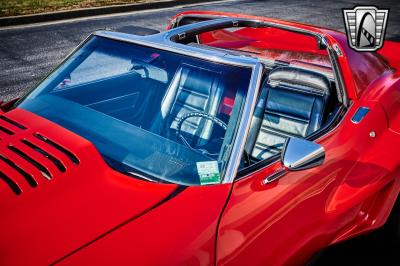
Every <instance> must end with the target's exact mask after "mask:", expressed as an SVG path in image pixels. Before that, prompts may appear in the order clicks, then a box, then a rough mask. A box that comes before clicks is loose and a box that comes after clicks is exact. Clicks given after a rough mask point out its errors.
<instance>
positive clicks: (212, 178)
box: [196, 161, 221, 185]
mask: <svg viewBox="0 0 400 266" xmlns="http://www.w3.org/2000/svg"><path fill="white" fill-rule="evenodd" d="M196 166H197V173H198V174H199V176H200V184H201V185H211V184H219V183H221V176H220V174H219V167H218V162H217V161H207V162H197V163H196Z"/></svg>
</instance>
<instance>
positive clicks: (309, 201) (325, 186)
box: [217, 102, 400, 265]
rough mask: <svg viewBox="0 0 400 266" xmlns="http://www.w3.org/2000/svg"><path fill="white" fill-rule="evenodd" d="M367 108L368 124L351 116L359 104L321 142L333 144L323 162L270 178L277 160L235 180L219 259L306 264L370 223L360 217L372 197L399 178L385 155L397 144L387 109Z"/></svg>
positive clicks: (233, 262) (222, 228)
mask: <svg viewBox="0 0 400 266" xmlns="http://www.w3.org/2000/svg"><path fill="white" fill-rule="evenodd" d="M363 106H367V107H369V108H370V112H369V114H368V115H367V116H366V117H365V118H364V120H363V121H362V122H361V123H359V124H354V123H352V122H351V121H350V118H351V117H352V115H353V114H354V113H355V111H356V109H357V107H356V106H355V105H353V107H352V108H351V110H350V111H349V112H348V114H347V116H346V117H345V119H344V121H343V122H342V124H340V125H339V127H337V128H336V129H334V130H333V131H331V132H330V133H328V134H327V135H325V136H324V137H322V138H320V139H319V140H318V141H317V142H318V143H319V144H321V145H322V146H323V147H324V148H325V150H326V158H325V162H324V164H323V165H321V166H319V167H316V168H313V169H309V170H303V171H297V172H286V174H284V175H283V176H281V177H280V178H279V179H277V180H276V181H274V182H272V183H268V184H263V180H264V179H265V178H267V177H268V176H270V175H271V174H274V173H275V172H276V171H277V170H279V169H280V168H281V167H282V166H281V163H280V162H276V163H274V164H271V165H269V166H266V167H265V168H264V169H261V170H259V171H258V172H255V173H252V174H250V175H248V176H247V177H244V178H242V179H241V180H238V181H236V182H235V184H234V187H233V190H232V194H231V197H230V200H229V202H228V204H227V207H226V209H225V211H224V213H223V215H222V218H221V223H220V227H219V232H218V242H217V262H218V264H230V265H243V264H246V263H248V262H249V261H251V262H252V264H253V265H256V264H263V265H266V264H268V265H282V264H293V263H295V264H302V263H305V262H307V261H308V260H309V259H310V257H311V256H312V255H313V254H314V253H315V252H317V251H318V250H320V249H321V248H323V247H325V246H327V245H329V244H330V243H332V242H334V241H335V239H337V238H338V237H341V238H342V239H344V238H346V237H348V236H350V235H352V234H354V233H355V232H360V230H361V229H360V228H362V230H367V229H368V226H367V227H365V221H364V220H362V219H360V218H359V217H360V215H361V214H363V213H364V212H365V208H364V207H365V202H367V201H368V200H369V199H370V198H371V197H373V196H374V195H376V194H378V193H379V192H380V191H381V190H384V189H385V186H386V185H387V184H388V183H389V182H390V181H391V180H393V178H394V177H393V176H392V175H390V174H391V173H392V172H393V171H395V168H396V165H397V164H398V160H397V159H396V161H395V160H388V159H387V156H384V154H387V153H388V152H389V153H390V152H395V147H394V146H396V145H393V144H392V145H390V143H391V142H393V141H394V137H393V136H391V135H390V133H387V132H388V131H387V122H386V117H385V113H384V111H383V110H382V108H381V107H380V106H379V105H378V104H377V103H374V102H368V103H364V104H363ZM371 131H374V132H375V133H376V137H375V138H372V137H370V132H371ZM398 144H399V143H397V147H400V146H399V145H398ZM380 147H387V148H386V149H385V150H384V151H382V149H381V148H380ZM390 204H391V203H389V204H388V205H390ZM380 207H382V206H380ZM374 218H376V217H371V219H374ZM361 225H362V226H361ZM369 225H370V228H371V227H373V226H379V225H378V224H374V223H372V222H371V223H370V224H369ZM357 230H358V231H357Z"/></svg>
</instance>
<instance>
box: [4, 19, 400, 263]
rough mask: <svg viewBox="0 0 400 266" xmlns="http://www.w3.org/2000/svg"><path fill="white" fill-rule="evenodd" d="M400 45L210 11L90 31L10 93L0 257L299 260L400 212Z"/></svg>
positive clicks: (112, 260) (88, 260)
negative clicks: (356, 47) (161, 24)
mask: <svg viewBox="0 0 400 266" xmlns="http://www.w3.org/2000/svg"><path fill="white" fill-rule="evenodd" d="M399 50H400V44H399V43H395V42H390V41H386V42H385V44H384V47H383V48H382V49H381V50H379V52H376V53H372V52H363V53H361V52H355V51H353V50H351V49H350V48H349V46H348V44H347V40H346V38H345V35H344V34H343V33H340V32H336V31H333V30H329V29H323V28H318V27H313V26H308V25H303V24H297V23H292V22H285V21H280V20H275V19H268V18H262V17H252V16H245V15H237V14H228V13H215V12H185V13H181V14H178V15H177V16H176V17H175V18H174V19H173V20H172V22H171V24H170V25H169V27H168V30H167V31H165V32H161V33H156V34H150V35H146V36H139V35H133V34H129V33H122V32H111V31H98V32H96V33H94V34H93V35H91V36H90V37H89V38H87V39H86V40H85V41H84V42H83V43H82V44H81V45H80V46H79V47H78V48H77V49H76V50H75V51H74V52H73V53H72V54H71V55H70V56H68V57H67V58H66V60H65V61H64V62H63V63H62V64H60V66H59V67H57V68H56V69H55V70H54V71H53V72H52V73H51V74H50V75H49V76H47V77H46V78H45V79H44V80H43V81H42V82H40V83H39V84H38V85H37V86H36V88H34V89H33V90H32V91H31V92H30V93H28V94H27V95H26V96H25V97H23V98H21V99H17V100H14V101H11V102H8V103H3V104H2V105H1V111H0V114H1V115H0V213H1V219H0V264H1V265H46V264H60V265H116V264H129V265H209V264H217V265H224V264H229V265H245V264H249V263H251V264H263V265H281V264H305V263H307V262H309V261H310V259H311V258H312V257H313V255H315V254H316V253H318V252H319V251H320V250H321V249H323V248H325V247H328V246H330V245H332V244H335V243H338V242H341V241H345V240H347V239H349V238H352V237H355V236H357V235H360V234H363V233H366V232H369V231H372V230H375V229H378V228H380V227H382V226H383V225H384V224H385V223H386V221H388V219H389V217H390V219H395V223H394V224H396V223H397V224H399V220H400V219H399V214H398V213H399V208H398V205H399V204H398V203H397V204H396V199H397V197H398V195H399V190H400V168H399V166H400V156H399V152H400V75H399V74H400V71H399V68H400V56H399V53H398V51H399ZM390 214H391V215H390ZM390 219H389V220H390ZM396 219H397V220H396ZM395 230H398V227H397V228H395V227H393V232H392V233H393V234H395Z"/></svg>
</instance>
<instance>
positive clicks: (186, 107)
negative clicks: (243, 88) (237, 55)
mask: <svg viewBox="0 0 400 266" xmlns="http://www.w3.org/2000/svg"><path fill="white" fill-rule="evenodd" d="M220 75H221V73H219V72H214V71H211V70H208V69H204V68H200V67H196V66H192V65H188V64H182V65H181V66H180V67H179V68H178V71H177V72H176V74H175V76H174V78H173V79H172V82H171V84H170V86H169V87H168V89H167V91H166V94H165V96H164V99H163V100H162V103H161V112H160V115H159V117H157V119H156V121H155V122H154V126H153V128H152V131H153V132H156V133H158V134H161V135H164V136H167V137H169V138H172V137H173V136H171V134H174V133H175V131H176V130H177V123H178V121H179V119H180V118H181V117H182V116H183V115H185V114H187V113H191V112H199V113H203V112H204V113H207V114H209V115H212V116H215V115H216V114H217V111H218V107H219V103H220V101H221V98H222V93H223V87H222V84H221V82H220ZM181 130H182V132H184V133H186V136H185V138H186V139H188V140H190V138H192V140H194V139H196V140H195V141H198V142H199V143H197V144H201V142H205V141H207V140H208V139H209V138H210V136H211V131H212V122H211V121H209V120H205V119H201V118H200V117H193V118H190V119H187V120H185V121H184V122H183V124H182V128H181Z"/></svg>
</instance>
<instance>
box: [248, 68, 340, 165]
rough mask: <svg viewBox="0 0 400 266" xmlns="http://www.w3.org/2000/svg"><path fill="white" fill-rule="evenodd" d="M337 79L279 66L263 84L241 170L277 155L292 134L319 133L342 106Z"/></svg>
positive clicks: (298, 135) (305, 135)
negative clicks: (332, 79)
mask: <svg viewBox="0 0 400 266" xmlns="http://www.w3.org/2000/svg"><path fill="white" fill-rule="evenodd" d="M333 86H334V82H333V81H331V80H329V79H328V78H327V77H326V76H324V75H322V74H321V73H317V72H314V71H310V70H306V69H300V68H296V67H291V66H284V67H276V68H274V69H272V70H271V71H270V72H269V73H267V75H266V77H265V78H264V81H263V82H262V85H261V90H260V94H259V98H258V100H257V105H256V109H255V111H254V115H253V117H252V120H251V126H250V131H249V135H248V139H247V142H246V145H245V151H244V155H243V159H242V164H241V167H240V170H243V169H246V168H249V167H251V166H253V165H255V164H258V163H260V162H262V161H269V160H270V159H274V158H277V157H278V156H279V155H280V153H281V151H282V148H283V146H284V143H285V141H286V139H288V138H290V137H300V138H308V137H310V136H311V135H313V134H316V133H318V131H321V130H322V129H323V128H325V127H326V125H328V124H329V123H332V121H333V117H334V116H335V114H336V113H337V112H338V111H339V109H340V106H341V105H340V104H339V102H338V100H337V95H336V93H335V91H336V90H335V88H334V87H333Z"/></svg>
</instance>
